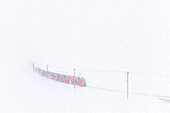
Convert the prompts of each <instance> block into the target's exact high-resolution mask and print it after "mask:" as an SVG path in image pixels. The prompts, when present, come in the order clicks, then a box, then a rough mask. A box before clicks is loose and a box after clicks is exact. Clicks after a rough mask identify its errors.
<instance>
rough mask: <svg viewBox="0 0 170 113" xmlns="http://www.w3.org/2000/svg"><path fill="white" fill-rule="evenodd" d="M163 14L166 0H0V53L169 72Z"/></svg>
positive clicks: (168, 23)
mask: <svg viewBox="0 0 170 113" xmlns="http://www.w3.org/2000/svg"><path fill="white" fill-rule="evenodd" d="M169 12H170V1H169V0H142V1H136V0H128V1H127V0H119V1H118V0H85V1H80V0H72V1H70V0H65V1H61V0H48V1H47V0H29V1H23V0H15V1H14V0H1V1H0V16H1V17H0V38H1V40H2V41H1V51H3V53H4V54H3V55H2V56H1V57H2V59H3V58H4V57H6V56H13V58H17V59H25V60H33V61H35V60H39V61H44V62H46V63H54V64H56V63H58V64H59V65H67V66H70V67H78V68H93V69H96V68H97V69H110V70H118V71H120V70H125V71H137V72H152V73H156V72H157V73H170V71H169V69H170V52H169V48H170V45H169V42H170V32H169V31H170V16H169ZM44 54H45V55H44ZM3 56H4V57H3ZM9 59H10V57H9Z"/></svg>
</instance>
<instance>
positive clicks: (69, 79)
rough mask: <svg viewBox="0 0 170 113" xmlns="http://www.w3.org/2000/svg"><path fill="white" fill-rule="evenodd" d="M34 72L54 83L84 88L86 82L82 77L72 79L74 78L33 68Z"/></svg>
mask: <svg viewBox="0 0 170 113" xmlns="http://www.w3.org/2000/svg"><path fill="white" fill-rule="evenodd" d="M34 70H35V71H36V72H37V73H39V74H41V75H42V76H44V77H47V78H50V79H53V80H56V81H60V82H63V83H68V84H74V85H78V86H83V87H86V80H85V79H84V78H83V77H74V76H68V75H64V74H59V73H53V72H49V71H45V70H42V69H40V68H35V69H34Z"/></svg>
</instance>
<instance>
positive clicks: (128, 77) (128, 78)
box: [126, 72, 129, 99]
mask: <svg viewBox="0 0 170 113" xmlns="http://www.w3.org/2000/svg"><path fill="white" fill-rule="evenodd" d="M126 74H127V99H128V98H129V72H127V73H126Z"/></svg>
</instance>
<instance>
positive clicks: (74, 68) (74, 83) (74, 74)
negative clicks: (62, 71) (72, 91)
mask: <svg viewBox="0 0 170 113" xmlns="http://www.w3.org/2000/svg"><path fill="white" fill-rule="evenodd" d="M75 74H76V69H75V68H74V88H76V86H75Z"/></svg>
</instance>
